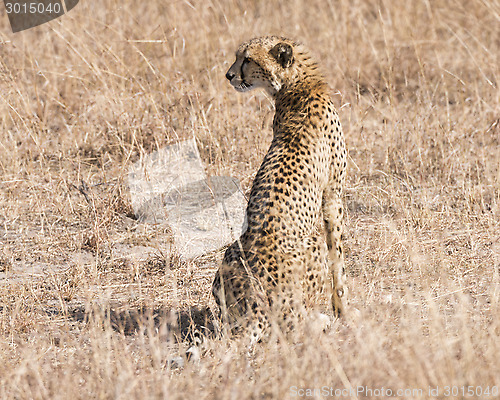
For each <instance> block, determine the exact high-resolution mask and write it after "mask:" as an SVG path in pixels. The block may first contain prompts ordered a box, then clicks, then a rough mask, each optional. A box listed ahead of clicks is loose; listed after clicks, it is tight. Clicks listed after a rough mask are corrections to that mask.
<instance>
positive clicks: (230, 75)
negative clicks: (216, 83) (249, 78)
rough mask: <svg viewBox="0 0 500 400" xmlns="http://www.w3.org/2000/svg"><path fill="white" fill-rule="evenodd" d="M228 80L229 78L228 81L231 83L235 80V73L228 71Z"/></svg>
mask: <svg viewBox="0 0 500 400" xmlns="http://www.w3.org/2000/svg"><path fill="white" fill-rule="evenodd" d="M226 78H227V80H228V81H230V80H231V79H233V78H234V73H233V72H231V71H227V73H226Z"/></svg>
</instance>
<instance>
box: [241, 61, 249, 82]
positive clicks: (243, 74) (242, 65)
mask: <svg viewBox="0 0 500 400" xmlns="http://www.w3.org/2000/svg"><path fill="white" fill-rule="evenodd" d="M249 62H250V59H249V58H248V57H245V58H244V59H243V62H242V63H241V78H242V79H243V80H245V73H244V72H243V68H244V67H245V65H247V64H248V63H249Z"/></svg>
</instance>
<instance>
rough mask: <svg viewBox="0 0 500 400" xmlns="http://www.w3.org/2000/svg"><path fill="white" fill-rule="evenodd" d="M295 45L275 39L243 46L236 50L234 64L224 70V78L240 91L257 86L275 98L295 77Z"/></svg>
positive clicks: (253, 41)
mask: <svg viewBox="0 0 500 400" xmlns="http://www.w3.org/2000/svg"><path fill="white" fill-rule="evenodd" d="M297 46H299V45H298V44H297V43H295V42H293V41H291V40H289V39H285V38H282V37H278V36H265V37H260V38H256V39H252V40H250V41H248V42H246V43H243V44H242V45H240V47H239V48H238V50H237V51H236V61H235V62H234V64H233V65H231V68H229V70H228V71H227V73H226V78H227V79H228V80H229V82H231V85H233V87H234V88H235V89H236V90H237V91H239V92H246V91H249V90H252V89H254V88H259V87H260V88H264V89H265V90H266V91H267V92H268V93H269V94H270V95H271V96H274V95H275V94H276V93H277V92H278V91H279V90H280V89H281V87H282V86H283V84H284V83H285V82H286V81H287V80H290V79H291V78H292V77H293V76H294V75H296V72H297V68H296V64H297V62H296V58H297V54H295V53H296V51H295V50H296V47H297ZM300 55H303V53H302V52H301V53H300Z"/></svg>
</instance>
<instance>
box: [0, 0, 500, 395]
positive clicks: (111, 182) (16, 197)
mask: <svg viewBox="0 0 500 400" xmlns="http://www.w3.org/2000/svg"><path fill="white" fill-rule="evenodd" d="M91 8H92V10H91ZM306 8H307V12H306ZM499 12H500V10H499V8H498V4H497V3H496V2H493V1H488V0H486V1H479V0H473V1H461V0H459V1H457V2H454V3H453V4H449V2H445V1H442V0H437V1H433V2H430V3H426V2H419V1H416V2H411V4H402V3H399V2H386V1H381V2H377V3H375V2H370V1H363V0H360V1H356V2H354V3H353V2H351V1H344V0H341V1H337V2H332V3H331V4H330V3H329V2H322V1H319V0H317V1H316V0H313V1H312V2H311V1H309V2H303V1H295V2H292V3H284V2H277V1H270V2H254V1H240V2H233V1H219V2H208V3H203V4H201V3H200V4H197V3H192V2H180V3H179V2H173V3H171V4H170V3H169V4H165V3H162V4H160V2H145V3H141V4H136V2H135V3H134V2H130V1H125V2H121V3H120V4H117V3H116V2H113V1H104V2H102V4H101V5H99V6H98V7H96V6H93V5H90V4H86V3H84V2H80V3H79V4H78V5H77V6H76V7H75V8H74V9H73V10H72V11H71V12H70V13H69V14H68V15H67V16H65V17H63V18H61V19H59V20H56V21H53V22H51V23H49V24H46V25H42V26H40V27H38V28H34V29H33V30H30V31H26V32H21V33H17V34H12V33H11V32H10V30H9V27H8V25H7V23H8V20H7V17H6V16H5V14H2V16H1V17H0V46H1V54H2V55H1V58H0V132H1V134H0V174H1V178H0V398H2V399H10V398H20V399H23V398H51V399H58V398H61V399H62V398H69V397H71V398H89V397H97V398H120V397H122V398H146V397H148V398H162V397H168V398H169V399H175V398H179V399H181V398H200V399H211V398H217V399H231V398H235V397H237V398H241V399H247V398H248V399H250V398H269V399H271V398H296V397H299V394H300V393H305V392H300V390H305V389H311V390H312V389H319V388H322V387H324V386H326V387H327V388H332V389H333V390H335V389H345V388H350V387H352V388H354V389H355V390H359V392H357V393H356V395H355V396H354V395H353V394H352V392H351V393H347V392H345V394H346V395H345V396H344V397H345V398H356V397H357V398H374V397H376V394H374V393H369V392H368V390H369V389H372V390H376V389H381V388H385V389H386V390H387V389H391V390H392V391H393V393H394V394H396V392H397V390H414V392H413V393H412V394H411V395H410V394H409V393H402V394H401V395H400V396H399V397H401V398H402V397H405V398H410V397H411V396H413V398H421V399H427V398H446V392H445V390H446V386H450V389H453V387H456V388H457V389H456V390H459V391H460V392H459V394H457V395H454V397H456V398H474V396H469V395H466V394H463V393H462V392H461V390H465V393H467V390H468V387H469V386H472V388H473V390H475V392H474V393H475V395H476V394H478V393H479V390H480V389H481V390H483V392H485V393H486V390H488V387H489V390H490V396H489V397H491V398H494V397H495V396H493V395H491V394H492V392H491V391H492V389H491V388H492V386H494V385H497V386H498V385H499V382H498V376H497V371H498V370H499V369H500V365H499V361H498V357H497V354H499V353H500V348H499V347H500V344H499V341H498V336H499V334H500V322H499V320H498V318H497V316H498V315H499V312H500V310H499V297H498V296H499V293H500V292H499V282H500V278H499V271H498V269H499V264H500V233H499V232H500V229H499V228H500V227H499V221H500V165H499V160H500V143H499V141H500V139H499V138H500V127H499V125H500V121H499V118H500V113H499V110H500V98H499V95H498V93H499V90H498V85H499V76H500V70H499V67H498V66H499V65H500V62H499V61H500V60H499V56H498V54H500V49H499V46H500V44H499V42H498V34H497V31H496V27H497V26H498V15H499ZM174 15H175V19H174V17H173V16H174ZM263 34H280V35H283V36H287V37H292V38H296V39H300V40H301V41H302V42H304V43H305V44H306V45H307V47H308V48H310V49H311V51H312V53H313V55H314V56H315V58H316V59H318V60H320V62H321V66H322V68H323V70H324V72H325V76H326V80H327V81H328V82H329V83H330V84H331V86H332V87H333V88H334V89H335V90H338V94H337V95H335V96H334V99H335V101H336V106H337V108H338V109H339V115H340V118H341V120H342V124H343V128H344V131H345V135H346V141H347V146H348V148H349V163H348V179H347V182H346V191H345V198H344V200H345V205H346V211H347V215H346V221H345V252H346V266H347V270H348V277H347V279H348V282H347V283H348V286H349V290H350V292H349V299H350V303H349V307H350V308H351V310H352V312H351V313H350V317H349V318H346V319H345V320H343V321H339V322H337V323H336V324H334V326H333V327H332V329H331V331H330V332H328V333H327V334H325V335H322V336H320V337H316V336H315V337H312V336H311V335H310V334H309V333H308V332H307V330H305V331H304V333H303V340H302V343H301V344H296V345H287V344H286V343H285V342H280V343H269V344H266V345H263V347H262V348H261V349H260V351H258V350H257V351H256V352H255V354H253V355H248V354H247V352H246V349H245V348H244V347H243V346H240V343H239V342H238V341H237V340H235V341H219V340H210V341H209V343H208V345H209V348H210V350H211V351H209V352H208V353H207V355H206V356H205V357H204V358H203V359H202V360H201V361H200V363H199V364H197V363H193V364H189V365H187V366H186V367H185V368H184V369H180V370H171V369H168V368H165V361H166V360H167V359H169V357H171V356H175V355H177V354H178V353H179V352H180V351H181V350H179V348H178V347H176V346H171V345H170V342H169V341H168V340H167V339H168V336H169V334H168V332H167V331H166V329H165V327H164V326H163V325H162V324H161V323H158V322H157V325H158V326H157V327H158V329H154V328H155V320H154V318H153V316H152V317H151V318H149V319H148V318H146V317H147V315H148V314H151V313H152V311H155V310H156V311H157V312H158V315H159V316H158V318H157V319H156V321H160V320H162V317H164V319H168V318H167V317H168V316H165V314H166V313H168V311H169V310H171V309H189V308H193V307H199V308H203V307H206V306H210V305H212V304H211V302H212V300H211V298H210V285H211V281H212V279H213V275H214V273H215V268H216V267H217V265H218V263H219V262H220V258H221V253H214V254H211V255H209V256H207V257H205V258H203V259H198V260H195V261H191V262H181V261H180V260H179V258H178V256H177V255H176V254H175V251H173V250H172V245H171V235H170V231H169V230H168V229H167V228H165V227H155V226H148V225H144V224H141V223H139V222H138V221H137V220H135V219H133V218H131V217H133V215H132V210H131V207H130V199H129V197H128V189H127V182H126V173H127V169H128V167H129V165H130V164H131V163H132V162H134V161H136V160H137V159H138V158H139V156H140V154H145V153H149V152H151V151H153V150H156V149H159V148H162V147H164V146H166V145H168V144H170V143H174V142H176V141H177V140H178V139H179V138H181V139H182V138H189V137H191V136H193V135H194V136H195V137H196V139H197V142H198V144H199V148H200V152H201V156H202V159H203V161H204V163H205V165H206V167H207V171H208V173H209V174H210V175H219V176H220V175H229V176H234V177H237V178H238V179H240V180H241V182H242V185H243V187H244V189H245V190H248V188H249V185H250V184H251V182H252V179H253V177H254V174H255V172H256V171H257V168H258V166H259V165H260V163H261V161H262V158H263V156H264V154H265V151H266V149H267V147H268V145H269V142H270V140H271V127H270V125H271V122H272V121H271V120H270V119H271V115H272V114H273V110H272V109H271V105H270V104H271V103H270V101H269V100H268V99H267V98H266V97H265V95H264V94H262V93H259V92H252V93H251V94H243V95H238V94H237V93H234V90H233V89H232V88H231V87H230V85H229V84H228V83H227V81H226V79H225V77H224V74H225V72H226V70H227V68H228V67H229V65H230V63H232V61H233V52H234V49H235V48H236V46H237V45H238V44H239V43H240V42H242V41H243V40H246V39H248V38H249V37H253V36H260V35H263ZM90 311H92V313H90V314H89V312H90ZM136 314H144V315H145V316H146V317H145V318H144V321H145V322H144V323H141V324H137V325H134V324H127V323H126V322H127V318H126V316H127V315H129V316H130V315H131V316H133V315H136ZM249 380H251V381H252V385H251V386H249V385H248V384H247V382H248V381H249ZM362 388H364V389H362ZM436 388H438V389H439V390H438V392H437V393H436V392H432V393H431V394H429V389H436ZM363 390H364V391H363ZM420 391H421V392H420ZM310 393H313V394H314V393H315V395H316V398H322V397H326V396H323V395H321V394H320V393H319V392H310ZM469 393H470V392H469ZM342 396H343V395H342ZM337 397H340V396H337ZM381 397H383V396H381ZM386 397H387V393H386ZM483 397H484V398H488V396H483ZM496 397H498V395H497V396H496Z"/></svg>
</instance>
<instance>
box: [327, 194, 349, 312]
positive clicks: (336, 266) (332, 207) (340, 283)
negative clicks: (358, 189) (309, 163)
mask: <svg viewBox="0 0 500 400" xmlns="http://www.w3.org/2000/svg"><path fill="white" fill-rule="evenodd" d="M341 194H342V189H340V188H338V187H337V188H332V187H328V188H327V189H325V191H324V193H323V219H324V221H325V233H326V244H327V246H328V269H329V275H330V279H331V280H332V282H331V283H332V289H333V292H332V307H333V312H334V314H335V316H336V317H338V316H340V315H341V314H342V313H343V312H344V309H343V305H342V298H343V297H346V294H347V287H346V286H345V281H346V276H345V268H344V253H343V248H342V220H343V207H342V198H341Z"/></svg>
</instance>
